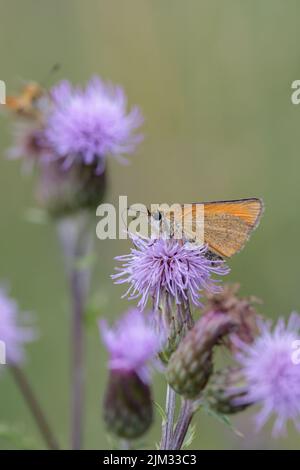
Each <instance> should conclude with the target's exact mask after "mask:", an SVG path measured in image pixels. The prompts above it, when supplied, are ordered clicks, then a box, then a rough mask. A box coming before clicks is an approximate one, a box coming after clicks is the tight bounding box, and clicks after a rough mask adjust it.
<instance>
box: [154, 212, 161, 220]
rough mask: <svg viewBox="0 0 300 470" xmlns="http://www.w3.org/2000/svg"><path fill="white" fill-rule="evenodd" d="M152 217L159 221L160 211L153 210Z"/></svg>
mask: <svg viewBox="0 0 300 470" xmlns="http://www.w3.org/2000/svg"><path fill="white" fill-rule="evenodd" d="M153 218H154V219H155V220H158V221H161V219H162V215H161V212H160V211H157V212H155V213H154V214H153Z"/></svg>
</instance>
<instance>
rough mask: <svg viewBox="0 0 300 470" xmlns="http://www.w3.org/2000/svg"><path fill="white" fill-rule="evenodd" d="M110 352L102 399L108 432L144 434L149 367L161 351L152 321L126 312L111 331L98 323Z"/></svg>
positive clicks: (147, 417)
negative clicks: (107, 374) (106, 379)
mask: <svg viewBox="0 0 300 470" xmlns="http://www.w3.org/2000/svg"><path fill="white" fill-rule="evenodd" d="M100 327H101V334H102V339H103V342H104V344H105V346H106V348H107V350H108V352H109V363H108V367H109V382H108V387H107V392H106V396H105V400H104V419H105V422H106V424H107V427H108V429H109V430H110V431H111V432H113V433H114V434H116V435H117V436H119V437H123V438H126V439H133V438H136V437H139V436H141V435H142V434H143V433H145V432H146V431H147V430H148V428H149V427H150V425H151V422H152V414H153V410H152V399H151V388H150V373H149V372H150V371H149V364H151V362H153V361H154V359H155V357H156V355H157V353H158V352H159V350H160V346H161V339H160V337H159V335H158V334H157V333H156V332H155V330H154V329H153V325H152V318H151V316H149V315H146V314H143V313H141V312H140V311H139V310H135V309H131V310H129V311H128V312H127V313H126V314H125V315H124V316H123V317H122V318H121V319H120V320H119V322H118V323H117V324H116V326H115V328H113V329H111V328H109V327H108V326H107V324H106V322H104V321H102V322H101V324H100Z"/></svg>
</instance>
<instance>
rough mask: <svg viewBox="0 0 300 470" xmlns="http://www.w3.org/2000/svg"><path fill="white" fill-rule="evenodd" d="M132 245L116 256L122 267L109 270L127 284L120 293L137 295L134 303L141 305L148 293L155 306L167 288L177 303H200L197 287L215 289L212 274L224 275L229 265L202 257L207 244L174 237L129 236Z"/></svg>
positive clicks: (130, 296) (199, 288)
mask: <svg viewBox="0 0 300 470" xmlns="http://www.w3.org/2000/svg"><path fill="white" fill-rule="evenodd" d="M131 238H132V241H133V243H134V245H135V247H134V248H132V249H131V252H130V254H128V255H123V256H118V257H116V259H117V260H118V261H121V262H122V263H123V264H122V267H121V268H116V271H119V272H118V273H117V274H113V275H112V278H113V279H114V281H115V283H116V284H124V283H128V284H130V286H129V289H128V290H127V292H126V293H125V294H124V296H123V297H125V296H128V297H129V299H130V300H131V299H137V298H140V300H139V303H138V306H139V307H140V308H141V309H143V308H145V305H146V303H147V301H148V298H149V296H151V297H152V298H153V299H154V305H155V308H157V306H158V304H159V301H160V296H161V294H163V293H164V292H167V293H168V294H169V295H170V296H171V297H173V298H174V299H175V302H176V303H177V304H180V303H182V302H183V301H186V300H188V299H189V298H190V299H191V301H192V302H193V304H194V305H196V306H201V305H202V304H201V302H200V298H201V291H202V290H204V289H205V290H208V291H210V292H217V291H219V288H218V286H217V284H216V283H217V282H218V281H217V280H216V279H213V278H212V275H213V274H218V275H220V276H224V275H225V274H228V273H229V268H228V267H227V266H226V265H225V264H224V262H223V261H222V260H217V261H215V260H214V261H212V260H209V259H208V258H207V257H206V254H207V247H206V246H204V245H203V246H197V245H192V244H190V243H184V244H180V243H179V242H178V241H177V240H173V239H171V240H165V239H157V240H150V239H142V238H140V237H137V236H131Z"/></svg>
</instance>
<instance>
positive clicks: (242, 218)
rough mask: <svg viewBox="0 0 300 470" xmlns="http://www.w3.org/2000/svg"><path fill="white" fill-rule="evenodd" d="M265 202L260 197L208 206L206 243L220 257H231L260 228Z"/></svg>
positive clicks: (205, 204)
mask: <svg viewBox="0 0 300 470" xmlns="http://www.w3.org/2000/svg"><path fill="white" fill-rule="evenodd" d="M263 207H264V206H263V202H262V200H261V199H258V198H250V199H238V200H233V201H220V202H206V203H204V241H205V243H207V245H208V247H209V249H210V251H212V252H213V253H215V254H216V255H218V256H222V257H227V258H229V257H231V256H233V255H234V254H235V253H237V252H239V251H240V250H241V249H242V248H243V247H244V245H245V243H246V242H247V240H248V238H249V236H250V234H251V232H252V231H253V230H254V229H255V228H256V227H257V225H258V223H259V221H260V218H261V215H262V212H263Z"/></svg>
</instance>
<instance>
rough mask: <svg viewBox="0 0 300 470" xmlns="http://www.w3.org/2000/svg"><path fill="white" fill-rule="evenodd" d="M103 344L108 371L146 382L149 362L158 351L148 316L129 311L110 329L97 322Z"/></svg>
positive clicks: (159, 340) (159, 346)
mask: <svg viewBox="0 0 300 470" xmlns="http://www.w3.org/2000/svg"><path fill="white" fill-rule="evenodd" d="M100 330H101V333H102V339H103V342H104V344H105V346H106V348H107V350H108V352H109V355H110V358H109V369H110V370H112V371H121V372H125V373H133V372H134V373H136V374H137V375H138V376H139V377H140V379H141V380H142V381H144V382H148V381H149V367H148V365H149V363H150V362H151V361H153V360H154V359H155V356H156V354H157V353H158V352H159V350H160V348H161V337H160V335H158V334H157V332H156V331H155V329H154V327H153V326H152V324H151V320H150V318H149V316H147V315H145V314H142V313H141V312H139V311H138V310H136V309H130V310H128V312H127V313H126V314H125V315H124V316H123V317H122V318H121V319H120V320H119V321H118V322H117V324H116V325H115V328H114V329H110V328H109V327H108V325H107V323H106V321H105V320H102V321H101V323H100Z"/></svg>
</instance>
